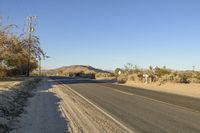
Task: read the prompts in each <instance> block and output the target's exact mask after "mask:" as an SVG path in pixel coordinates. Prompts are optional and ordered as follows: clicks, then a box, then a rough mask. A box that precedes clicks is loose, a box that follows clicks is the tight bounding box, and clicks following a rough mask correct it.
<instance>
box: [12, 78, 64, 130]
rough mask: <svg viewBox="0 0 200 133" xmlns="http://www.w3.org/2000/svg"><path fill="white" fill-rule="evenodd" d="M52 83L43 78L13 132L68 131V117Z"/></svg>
mask: <svg viewBox="0 0 200 133" xmlns="http://www.w3.org/2000/svg"><path fill="white" fill-rule="evenodd" d="M52 89H53V88H52V86H51V83H50V82H49V81H48V79H47V78H43V80H42V82H41V83H40V85H39V87H37V90H36V92H35V96H34V97H32V98H30V99H29V102H28V106H27V107H26V108H25V110H26V112H25V113H23V114H22V115H21V116H20V117H19V119H18V120H17V121H16V122H15V124H14V127H13V128H14V130H12V131H11V133H67V132H68V127H67V123H66V119H65V118H64V117H63V115H62V113H61V111H60V108H59V102H60V99H59V98H58V97H57V96H56V95H55V94H54V93H53V92H52Z"/></svg>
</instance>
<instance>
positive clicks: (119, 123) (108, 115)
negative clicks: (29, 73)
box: [60, 82, 135, 133]
mask: <svg viewBox="0 0 200 133" xmlns="http://www.w3.org/2000/svg"><path fill="white" fill-rule="evenodd" d="M60 83H62V82H60ZM64 86H66V87H67V88H68V89H69V90H71V91H72V92H73V93H75V94H76V95H78V96H79V97H81V98H82V99H84V100H85V101H86V102H88V103H89V104H91V105H92V106H93V107H95V108H96V109H98V110H99V111H100V112H102V113H103V114H104V115H106V116H107V117H109V118H110V119H111V120H113V121H114V122H115V123H117V124H118V125H120V126H121V127H122V128H124V129H125V130H126V131H128V132H129V133H135V132H134V131H132V130H131V129H129V128H128V127H127V126H125V125H124V124H122V123H121V122H119V121H118V120H116V119H115V118H113V117H112V116H111V115H110V114H108V113H106V112H105V111H104V110H103V109H101V108H100V107H98V106H97V105H95V104H94V103H93V102H91V101H89V100H88V99H87V98H85V97H84V96H83V95H81V94H80V93H78V92H76V91H75V90H73V89H72V88H71V87H69V86H68V85H66V84H64Z"/></svg>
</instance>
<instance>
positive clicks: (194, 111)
mask: <svg viewBox="0 0 200 133" xmlns="http://www.w3.org/2000/svg"><path fill="white" fill-rule="evenodd" d="M96 85H97V84H96ZM97 86H101V87H104V88H108V89H111V90H114V91H117V92H121V93H124V94H127V95H130V94H131V95H132V96H137V97H141V98H144V99H147V100H151V101H155V102H159V103H162V104H167V105H169V106H174V107H176V108H179V109H182V110H184V111H186V110H188V111H191V112H192V113H198V114H199V113H200V111H197V110H193V109H190V108H187V107H183V106H179V105H175V104H171V103H168V102H163V101H159V100H156V99H153V98H149V97H145V96H142V95H138V94H134V93H129V92H123V91H120V90H117V89H114V87H113V88H112V87H108V86H104V85H97Z"/></svg>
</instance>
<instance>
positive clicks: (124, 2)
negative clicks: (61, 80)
mask: <svg viewBox="0 0 200 133" xmlns="http://www.w3.org/2000/svg"><path fill="white" fill-rule="evenodd" d="M29 15H36V16H38V19H37V26H36V33H35V34H37V35H39V37H40V39H41V45H42V47H43V48H44V50H45V51H46V53H47V54H48V55H49V56H51V58H50V59H47V60H46V61H45V62H44V64H43V65H44V67H45V68H55V67H59V66H63V65H73V64H85V65H92V66H94V67H97V68H102V69H114V68H116V67H123V65H124V64H126V63H127V62H130V63H133V64H137V65H139V66H140V67H148V66H150V65H152V66H164V65H165V66H167V67H168V68H173V69H192V66H193V65H195V66H196V67H197V68H198V69H199V70H200V0H1V1H0V16H3V18H4V20H6V21H5V23H16V24H17V25H19V26H20V27H21V28H22V27H24V24H25V16H29ZM7 17H9V19H8V20H7Z"/></svg>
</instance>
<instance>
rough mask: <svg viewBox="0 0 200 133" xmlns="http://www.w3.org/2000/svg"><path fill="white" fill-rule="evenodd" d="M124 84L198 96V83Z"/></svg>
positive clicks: (199, 87) (129, 82)
mask: <svg viewBox="0 0 200 133" xmlns="http://www.w3.org/2000/svg"><path fill="white" fill-rule="evenodd" d="M124 85H126V86H132V87H137V88H143V89H147V90H154V91H161V92H167V93H173V94H178V95H183V96H189V97H195V98H200V84H178V83H166V84H163V85H161V86H159V85H158V84H156V83H153V84H144V83H140V82H133V81H128V82H127V83H126V84H124Z"/></svg>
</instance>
